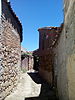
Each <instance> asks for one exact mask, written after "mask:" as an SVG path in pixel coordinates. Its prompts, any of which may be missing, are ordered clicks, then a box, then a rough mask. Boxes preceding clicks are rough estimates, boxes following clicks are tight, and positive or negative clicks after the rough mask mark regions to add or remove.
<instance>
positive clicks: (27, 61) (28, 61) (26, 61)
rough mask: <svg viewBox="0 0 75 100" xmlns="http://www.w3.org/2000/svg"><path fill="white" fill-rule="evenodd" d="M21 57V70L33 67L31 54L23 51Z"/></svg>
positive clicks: (24, 70)
mask: <svg viewBox="0 0 75 100" xmlns="http://www.w3.org/2000/svg"><path fill="white" fill-rule="evenodd" d="M21 58H22V59H21V69H22V71H23V72H26V71H28V70H31V69H33V66H34V59H33V56H32V55H27V54H25V53H24V55H22V56H21Z"/></svg>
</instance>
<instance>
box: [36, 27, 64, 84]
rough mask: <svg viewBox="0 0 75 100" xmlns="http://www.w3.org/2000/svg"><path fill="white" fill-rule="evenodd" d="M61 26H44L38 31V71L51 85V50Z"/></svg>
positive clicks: (52, 74) (52, 72)
mask: <svg viewBox="0 0 75 100" xmlns="http://www.w3.org/2000/svg"><path fill="white" fill-rule="evenodd" d="M61 30H62V28H61V27H44V28H40V29H38V31H39V50H38V55H39V73H40V75H41V76H42V77H43V78H44V79H45V80H46V81H48V82H49V83H50V84H51V85H53V81H54V69H53V56H54V54H53V51H52V48H53V46H54V45H55V43H56V41H57V40H58V38H59V36H60V33H61Z"/></svg>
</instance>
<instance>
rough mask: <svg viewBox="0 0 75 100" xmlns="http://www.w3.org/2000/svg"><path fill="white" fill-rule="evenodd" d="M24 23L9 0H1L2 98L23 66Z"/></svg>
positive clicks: (0, 50)
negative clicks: (22, 23)
mask: <svg viewBox="0 0 75 100" xmlns="http://www.w3.org/2000/svg"><path fill="white" fill-rule="evenodd" d="M21 41H22V25H21V23H20V21H19V19H18V17H17V16H16V15H15V13H14V12H13V10H12V8H11V5H10V2H8V0H0V100H3V99H4V98H5V97H6V96H7V95H8V94H9V93H10V92H11V90H12V89H13V88H14V87H15V86H16V84H17V81H18V77H19V74H20V66H21Z"/></svg>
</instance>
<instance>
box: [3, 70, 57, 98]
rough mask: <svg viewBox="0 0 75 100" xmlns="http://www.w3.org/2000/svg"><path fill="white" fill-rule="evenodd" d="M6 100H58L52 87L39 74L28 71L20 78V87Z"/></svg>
mask: <svg viewBox="0 0 75 100" xmlns="http://www.w3.org/2000/svg"><path fill="white" fill-rule="evenodd" d="M5 100H57V99H56V97H55V93H54V91H53V90H52V89H51V87H50V85H49V84H48V83H47V82H45V81H44V80H43V79H42V78H41V77H40V75H39V74H38V72H35V71H30V72H29V71H28V72H26V73H23V74H22V75H21V77H20V80H19V83H18V86H17V87H16V88H15V89H14V91H13V92H12V93H11V95H9V96H7V97H6V99H5Z"/></svg>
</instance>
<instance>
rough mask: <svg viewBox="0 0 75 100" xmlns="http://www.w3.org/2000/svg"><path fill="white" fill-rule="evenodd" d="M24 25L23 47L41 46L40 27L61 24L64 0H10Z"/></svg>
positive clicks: (29, 48)
mask: <svg viewBox="0 0 75 100" xmlns="http://www.w3.org/2000/svg"><path fill="white" fill-rule="evenodd" d="M10 2H11V6H12V8H13V10H14V12H15V13H16V15H17V16H18V18H19V20H20V21H21V23H22V26H23V41H22V43H21V44H22V47H23V48H26V49H27V50H28V51H33V50H36V49H38V48H39V32H38V28H41V27H46V26H60V24H61V23H62V22H63V0H10Z"/></svg>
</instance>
